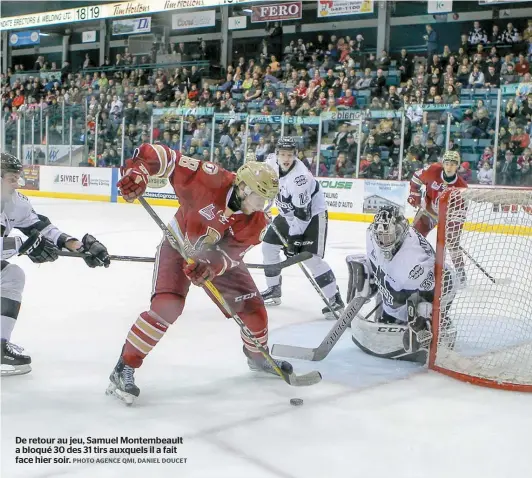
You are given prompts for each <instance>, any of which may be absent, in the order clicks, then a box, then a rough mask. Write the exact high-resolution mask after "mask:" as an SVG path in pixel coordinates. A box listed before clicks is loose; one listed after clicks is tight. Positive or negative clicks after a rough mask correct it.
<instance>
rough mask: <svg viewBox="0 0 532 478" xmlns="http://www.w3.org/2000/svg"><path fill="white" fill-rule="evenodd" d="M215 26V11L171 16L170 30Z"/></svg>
mask: <svg viewBox="0 0 532 478" xmlns="http://www.w3.org/2000/svg"><path fill="white" fill-rule="evenodd" d="M215 25H216V10H202V11H199V12H190V13H177V14H175V15H172V30H188V29H192V28H204V27H213V26H215Z"/></svg>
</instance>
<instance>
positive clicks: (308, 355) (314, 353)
mask: <svg viewBox="0 0 532 478" xmlns="http://www.w3.org/2000/svg"><path fill="white" fill-rule="evenodd" d="M365 303H366V298H365V297H355V298H353V299H352V300H351V302H349V304H347V307H346V308H345V310H344V311H343V313H342V316H341V317H340V318H339V319H338V320H337V321H336V323H335V324H334V326H333V328H332V329H331V330H330V331H329V333H328V334H327V335H326V337H325V338H324V339H323V340H322V342H321V344H320V345H318V346H317V347H315V348H307V347H299V346H297V345H280V344H274V345H273V347H272V354H273V355H277V356H279V357H289V358H296V359H301V360H311V361H313V362H319V361H320V360H323V359H324V358H325V357H327V355H329V352H330V351H331V350H332V348H333V347H334V346H335V345H336V343H337V342H338V341H339V340H340V337H341V336H342V335H343V333H344V332H345V331H346V329H347V328H348V327H349V325H350V324H351V322H353V319H354V318H355V317H356V315H357V314H358V312H359V311H360V309H361V308H362V306H363V305H364V304H365ZM380 305H381V303H380V302H377V305H376V306H375V307H374V308H373V309H372V310H371V312H370V313H369V314H367V315H366V317H364V319H363V320H367V319H368V317H370V316H371V315H372V314H373V313H374V312H375V311H376V310H377V309H378V307H379V306H380Z"/></svg>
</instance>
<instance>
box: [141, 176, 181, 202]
mask: <svg viewBox="0 0 532 478" xmlns="http://www.w3.org/2000/svg"><path fill="white" fill-rule="evenodd" d="M144 197H146V198H150V199H171V200H174V201H175V200H176V199H177V197H176V195H175V192H174V188H173V187H172V186H171V185H170V183H169V182H168V179H165V178H154V177H150V179H149V182H148V188H147V189H146V192H145V193H144Z"/></svg>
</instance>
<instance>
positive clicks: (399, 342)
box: [351, 317, 427, 364]
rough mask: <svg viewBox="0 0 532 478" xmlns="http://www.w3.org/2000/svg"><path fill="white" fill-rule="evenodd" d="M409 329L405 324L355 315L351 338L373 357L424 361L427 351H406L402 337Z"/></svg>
mask: <svg viewBox="0 0 532 478" xmlns="http://www.w3.org/2000/svg"><path fill="white" fill-rule="evenodd" d="M408 331H409V328H408V325H407V324H385V323H379V322H370V321H367V320H362V319H360V318H359V317H356V318H355V320H353V322H351V333H352V340H353V342H354V343H355V345H356V346H357V347H358V348H359V349H361V350H362V351H363V352H366V353H367V354H369V355H373V356H375V357H380V358H387V359H395V360H407V361H410V362H419V363H423V364H424V363H425V362H426V361H427V351H426V350H418V351H416V352H406V351H405V349H404V345H403V337H404V335H405V334H407V333H408Z"/></svg>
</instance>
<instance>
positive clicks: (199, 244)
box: [194, 226, 222, 251]
mask: <svg viewBox="0 0 532 478" xmlns="http://www.w3.org/2000/svg"><path fill="white" fill-rule="evenodd" d="M221 239H222V236H221V234H220V233H219V232H218V231H217V230H216V229H214V228H213V227H210V226H209V227H207V232H206V233H205V234H203V235H202V236H201V237H200V238H199V239H198V240H197V241H196V244H194V249H195V250H196V251H199V250H200V249H203V248H204V247H206V246H212V245H214V244H216V243H217V242H219V241H220V240H221Z"/></svg>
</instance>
